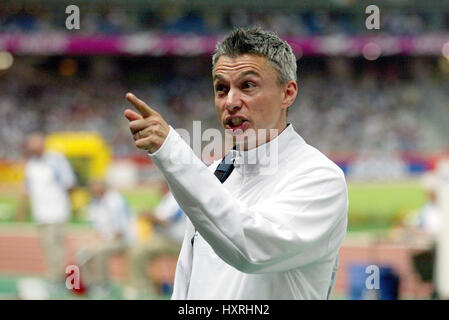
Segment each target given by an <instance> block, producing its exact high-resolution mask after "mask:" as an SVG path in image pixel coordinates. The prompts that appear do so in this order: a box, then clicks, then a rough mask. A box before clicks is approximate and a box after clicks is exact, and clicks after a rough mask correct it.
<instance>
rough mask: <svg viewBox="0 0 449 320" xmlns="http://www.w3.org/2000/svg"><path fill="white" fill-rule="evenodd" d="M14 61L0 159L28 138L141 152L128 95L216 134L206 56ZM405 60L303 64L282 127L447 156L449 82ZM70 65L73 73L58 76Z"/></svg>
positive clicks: (351, 147)
mask: <svg viewBox="0 0 449 320" xmlns="http://www.w3.org/2000/svg"><path fill="white" fill-rule="evenodd" d="M398 59H400V58H398ZM404 59H405V58H404ZM16 60H17V61H16V63H15V64H14V66H13V68H11V69H10V70H8V71H7V72H5V73H4V74H2V75H0V139H1V141H2V148H1V149H0V158H9V159H18V158H20V156H21V154H20V149H21V146H22V143H23V141H24V137H25V135H26V134H27V133H29V132H32V131H34V130H44V132H54V131H60V130H62V131H67V130H71V131H80V130H84V131H95V132H99V133H101V134H102V135H103V136H104V137H105V139H106V142H108V143H109V144H110V145H111V146H112V147H113V150H114V154H115V155H116V156H126V155H132V154H135V153H136V152H139V150H137V149H136V148H134V144H133V143H132V141H131V137H130V134H129V129H128V125H127V121H126V119H125V118H124V116H123V111H124V110H125V108H127V107H130V106H129V105H128V103H127V102H126V100H125V98H124V96H125V93H126V92H128V91H132V92H133V93H135V94H136V95H137V96H139V97H140V98H141V99H143V100H144V101H146V102H148V103H149V104H150V105H151V106H153V107H154V108H155V109H156V110H158V111H159V112H160V113H161V114H162V115H163V116H164V117H165V119H167V122H169V123H170V124H171V125H172V126H173V127H174V128H184V129H187V130H188V131H189V132H190V133H192V131H191V130H192V122H193V120H201V129H202V130H205V129H207V128H211V127H215V128H217V127H219V123H218V121H217V119H216V113H215V109H214V102H213V88H212V84H211V79H210V60H209V58H208V57H196V58H180V57H171V58H170V57H165V58H141V59H140V60H139V59H137V60H136V59H128V58H121V60H117V59H115V58H106V57H104V58H98V57H97V58H93V57H91V58H86V59H84V60H83V59H81V58H79V59H78V58H77V59H71V58H64V59H62V58H61V59H57V58H25V57H24V58H17V59H16ZM409 60H410V61H408V62H404V61H402V60H399V61H394V62H393V63H390V64H388V63H385V62H384V63H378V64H377V66H376V68H375V69H370V67H369V66H372V65H370V64H366V65H364V64H363V63H357V61H355V60H351V59H336V58H329V59H325V58H322V59H318V58H313V59H312V58H309V60H307V59H306V58H303V59H301V60H300V61H299V73H298V74H299V82H298V83H299V95H298V98H297V100H296V102H295V103H294V105H292V107H291V108H290V109H289V115H288V121H289V122H292V123H293V124H294V125H295V127H296V128H297V129H298V130H299V132H300V133H301V134H302V135H303V137H304V138H305V139H306V140H307V141H308V142H309V143H310V144H312V145H314V146H316V147H317V148H319V149H320V150H322V151H323V152H354V151H379V152H386V151H392V152H393V151H433V152H438V151H441V150H444V149H445V148H446V147H447V145H446V142H447V141H448V139H449V130H447V124H446V123H445V121H444V119H447V118H448V117H449V115H448V113H449V108H448V107H447V105H448V104H447V103H448V101H449V90H448V89H449V88H448V86H449V83H448V81H447V80H445V79H447V78H444V77H441V76H438V75H435V72H434V71H432V64H433V62H432V61H427V60H426V59H418V58H416V59H409ZM401 61H402V62H401ZM67 65H72V67H69V69H70V68H72V69H73V70H77V73H76V74H75V75H72V76H67V75H61V72H62V73H64V72H66V71H67V70H66V71H64V70H65V69H64V68H67ZM61 68H62V69H61ZM73 70H72V71H73ZM404 70H407V73H408V75H407V76H406V75H404Z"/></svg>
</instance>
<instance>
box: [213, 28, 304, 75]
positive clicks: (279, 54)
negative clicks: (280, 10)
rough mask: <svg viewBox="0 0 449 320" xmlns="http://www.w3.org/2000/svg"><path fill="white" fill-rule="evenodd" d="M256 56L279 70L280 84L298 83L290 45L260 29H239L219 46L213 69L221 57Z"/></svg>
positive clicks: (274, 34)
mask: <svg viewBox="0 0 449 320" xmlns="http://www.w3.org/2000/svg"><path fill="white" fill-rule="evenodd" d="M247 53H249V54H256V55H260V56H264V57H265V58H267V60H268V62H269V63H270V64H271V65H272V66H273V67H274V68H275V69H276V70H277V72H278V75H279V79H278V81H279V83H280V84H285V83H287V82H288V81H290V80H293V81H296V80H297V76H296V68H297V67H296V57H295V55H294V54H293V50H292V48H291V47H290V45H289V44H288V43H287V42H286V41H284V40H282V39H281V38H279V36H278V35H277V34H276V33H274V32H271V31H265V30H262V29H260V28H249V29H243V28H237V29H235V30H233V31H232V32H231V33H230V34H229V35H228V36H227V37H226V38H225V39H224V40H222V41H221V42H219V43H218V44H217V47H216V49H215V54H214V55H213V56H212V69H213V68H214V67H215V64H216V63H217V61H218V58H220V57H221V56H230V57H236V56H240V55H243V54H247Z"/></svg>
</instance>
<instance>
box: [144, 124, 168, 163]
mask: <svg viewBox="0 0 449 320" xmlns="http://www.w3.org/2000/svg"><path fill="white" fill-rule="evenodd" d="M169 128H170V130H169V131H168V134H167V136H166V137H165V140H164V142H163V143H162V145H161V146H160V147H159V149H157V150H156V151H154V152H153V153H151V152H150V151H148V155H149V156H150V157H154V156H156V155H159V153H164V149H166V148H167V141H168V140H170V139H171V138H172V135H173V132H172V131H174V129H173V127H172V126H170V125H169Z"/></svg>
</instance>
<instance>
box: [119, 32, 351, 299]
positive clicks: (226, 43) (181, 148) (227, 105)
mask: <svg viewBox="0 0 449 320" xmlns="http://www.w3.org/2000/svg"><path fill="white" fill-rule="evenodd" d="M212 74H213V85H214V93H215V108H216V111H217V114H218V118H219V121H220V122H221V124H222V125H223V127H224V128H225V129H227V130H226V131H230V135H231V136H232V138H233V141H234V142H235V144H236V148H235V149H234V150H232V151H231V152H230V153H229V154H228V155H230V156H231V157H234V167H235V169H234V170H233V171H232V172H230V174H229V171H230V170H226V171H225V173H224V174H223V175H222V174H221V173H216V174H217V176H219V177H221V178H220V181H219V180H218V179H217V176H215V175H214V171H215V170H216V169H217V167H218V169H219V170H221V169H220V168H219V165H221V163H220V161H217V162H214V163H213V164H212V165H211V166H210V167H206V165H205V164H204V163H203V162H201V160H200V159H198V158H195V157H193V156H192V161H191V162H190V163H188V164H185V163H184V161H179V159H183V158H184V157H185V155H186V154H187V155H192V153H193V151H192V150H191V148H190V147H189V146H188V145H187V144H186V143H185V142H184V140H183V139H182V138H181V137H180V136H179V135H178V134H177V132H176V131H175V130H174V129H173V128H172V127H170V126H169V125H168V124H167V123H166V122H165V121H164V119H163V118H162V117H161V116H160V115H159V114H158V113H157V112H156V111H154V110H153V109H151V108H150V107H149V106H148V105H146V104H145V103H144V102H143V101H141V100H139V99H138V98H137V97H135V96H134V95H132V94H130V93H129V94H127V96H126V97H127V99H128V101H130V102H131V103H132V104H133V105H134V106H135V107H136V108H137V110H139V112H140V115H139V114H137V113H136V112H134V111H132V110H129V109H127V110H126V111H125V116H126V118H127V119H128V120H129V121H130V124H129V126H130V129H131V132H132V134H133V138H134V140H135V144H136V146H137V147H138V148H141V149H145V150H147V151H148V152H149V156H150V157H151V158H152V160H153V162H154V163H155V164H156V166H157V167H158V168H159V169H160V170H161V171H162V173H163V174H164V176H165V178H166V180H167V181H168V184H169V186H170V189H171V191H172V193H173V195H174V197H175V198H176V200H177V202H178V203H179V205H180V206H181V208H182V209H183V210H184V212H185V213H186V215H187V217H188V220H187V225H186V234H185V237H184V240H183V244H182V249H181V252H180V256H179V259H178V265H177V269H176V275H175V284H174V292H173V296H172V299H327V298H328V297H329V294H330V292H331V290H332V287H333V285H334V282H335V274H336V268H337V255H338V250H339V248H340V245H341V243H342V241H343V239H344V237H345V234H346V226H347V209H348V198H347V189H346V183H345V179H344V175H343V173H342V171H341V170H340V169H339V168H338V167H337V166H336V165H335V164H334V163H333V162H331V161H330V160H329V159H328V158H326V157H325V156H324V155H323V154H322V153H320V152H319V151H318V150H316V149H315V148H313V147H311V146H309V145H308V144H307V143H306V142H305V141H304V140H303V139H302V138H301V137H300V136H299V134H298V133H296V131H295V130H294V128H293V126H292V125H291V124H288V125H287V122H286V113H287V108H288V107H289V106H290V105H291V104H292V103H293V102H294V100H295V98H296V95H297V84H296V59H295V56H294V54H293V52H292V49H291V47H290V46H289V45H288V44H287V43H286V42H285V41H282V40H281V39H280V38H279V37H278V36H277V35H275V34H273V33H271V32H266V31H262V30H259V29H249V30H243V29H237V30H235V31H233V32H232V33H231V34H230V35H228V36H227V37H226V38H225V39H224V40H223V41H222V42H220V43H219V44H218V45H217V49H216V53H215V54H214V56H213V70H212ZM264 130H268V131H271V132H272V131H274V132H275V133H276V134H275V135H274V136H273V135H270V136H268V134H267V135H266V136H265V139H263V137H264ZM268 131H266V132H268ZM260 132H262V134H259V133H260ZM255 136H257V137H260V136H262V139H255ZM254 140H257V143H256V146H255V147H253V148H250V144H252V143H253V142H254ZM272 144H276V145H277V147H278V148H277V151H276V152H275V153H271V152H270V154H269V155H267V154H264V153H263V152H259V150H260V149H263V148H264V147H266V146H270V145H272ZM242 146H243V148H242ZM237 147H239V148H237ZM270 150H271V148H270ZM272 157H277V159H278V160H277V162H270V161H267V160H270V158H272ZM266 163H270V165H269V166H270V167H271V168H270V169H274V170H269V172H271V173H270V174H265V171H264V170H266V168H265V164H266ZM262 164H264V165H262ZM225 165H226V163H225ZM228 167H229V168H232V165H230V166H228ZM223 168H224V167H223ZM225 176H228V178H227V180H226V181H224V179H223V177H225ZM223 181H224V182H223ZM220 182H223V184H221V183H220ZM195 230H196V231H197V232H196V231H195Z"/></svg>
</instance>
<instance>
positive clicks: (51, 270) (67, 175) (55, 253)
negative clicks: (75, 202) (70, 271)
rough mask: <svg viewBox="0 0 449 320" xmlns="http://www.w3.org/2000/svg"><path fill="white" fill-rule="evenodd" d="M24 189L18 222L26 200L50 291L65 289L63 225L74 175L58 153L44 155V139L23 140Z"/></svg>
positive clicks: (34, 136) (35, 136)
mask: <svg viewBox="0 0 449 320" xmlns="http://www.w3.org/2000/svg"><path fill="white" fill-rule="evenodd" d="M25 149H26V153H27V157H28V161H27V164H26V167H25V188H26V191H25V192H24V195H23V199H22V200H21V201H20V204H21V205H20V208H19V212H18V218H19V220H24V218H25V213H26V205H25V204H27V203H28V198H29V200H30V204H31V213H32V216H33V218H34V221H35V222H36V223H37V224H38V227H39V231H40V234H41V239H42V247H43V251H44V254H45V258H46V262H47V268H48V279H49V281H50V291H51V292H52V291H58V290H60V289H63V288H64V289H65V286H64V280H65V251H64V248H65V230H64V227H65V223H67V222H68V221H69V220H70V217H71V211H70V200H69V191H70V190H71V189H72V188H73V187H74V186H75V182H76V179H75V175H74V172H73V170H72V168H71V166H70V164H69V162H68V161H67V159H66V158H65V157H64V156H63V155H62V154H59V153H56V152H50V151H45V137H44V135H43V134H41V133H33V134H31V135H30V136H28V137H27V141H26V146H25Z"/></svg>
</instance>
